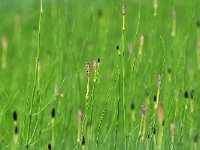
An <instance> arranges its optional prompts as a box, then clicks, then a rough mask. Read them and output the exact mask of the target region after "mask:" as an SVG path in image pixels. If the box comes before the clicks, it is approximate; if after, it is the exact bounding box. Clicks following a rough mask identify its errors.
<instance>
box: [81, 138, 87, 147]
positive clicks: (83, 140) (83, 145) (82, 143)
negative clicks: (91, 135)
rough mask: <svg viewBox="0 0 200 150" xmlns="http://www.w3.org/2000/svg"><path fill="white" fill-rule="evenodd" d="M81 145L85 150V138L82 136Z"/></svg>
mask: <svg viewBox="0 0 200 150" xmlns="http://www.w3.org/2000/svg"><path fill="white" fill-rule="evenodd" d="M81 145H82V150H85V149H86V148H85V136H82V138H81Z"/></svg>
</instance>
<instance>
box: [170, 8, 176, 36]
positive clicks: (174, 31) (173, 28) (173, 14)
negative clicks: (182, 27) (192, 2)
mask: <svg viewBox="0 0 200 150" xmlns="http://www.w3.org/2000/svg"><path fill="white" fill-rule="evenodd" d="M171 36H172V37H175V36H176V10H175V9H173V11H172V33H171Z"/></svg>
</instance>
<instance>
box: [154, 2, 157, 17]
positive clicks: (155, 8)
mask: <svg viewBox="0 0 200 150" xmlns="http://www.w3.org/2000/svg"><path fill="white" fill-rule="evenodd" d="M153 9H154V13H153V16H154V17H155V16H157V11H158V0H153Z"/></svg>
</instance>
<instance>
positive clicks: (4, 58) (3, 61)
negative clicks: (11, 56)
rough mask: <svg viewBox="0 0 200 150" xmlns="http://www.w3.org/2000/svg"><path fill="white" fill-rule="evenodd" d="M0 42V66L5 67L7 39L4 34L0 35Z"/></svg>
mask: <svg viewBox="0 0 200 150" xmlns="http://www.w3.org/2000/svg"><path fill="white" fill-rule="evenodd" d="M1 44H2V63H1V67H2V68H3V69H5V68H6V66H7V49H8V40H7V38H6V36H5V35H4V36H2V38H1Z"/></svg>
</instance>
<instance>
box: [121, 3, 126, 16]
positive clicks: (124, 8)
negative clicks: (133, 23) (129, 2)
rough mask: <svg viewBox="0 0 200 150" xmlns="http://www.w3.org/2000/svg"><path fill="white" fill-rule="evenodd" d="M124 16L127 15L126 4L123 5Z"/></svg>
mask: <svg viewBox="0 0 200 150" xmlns="http://www.w3.org/2000/svg"><path fill="white" fill-rule="evenodd" d="M122 15H123V16H125V15H126V4H122Z"/></svg>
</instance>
